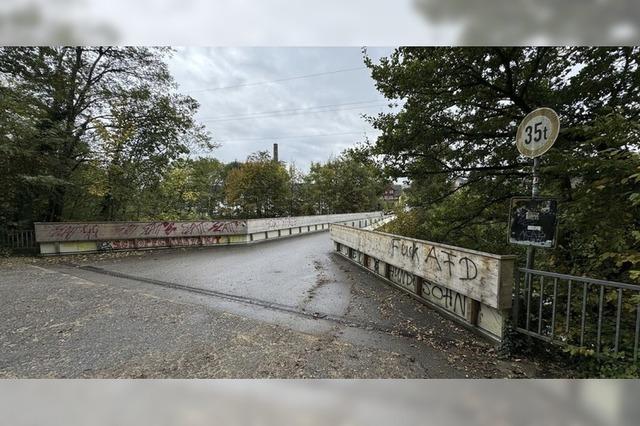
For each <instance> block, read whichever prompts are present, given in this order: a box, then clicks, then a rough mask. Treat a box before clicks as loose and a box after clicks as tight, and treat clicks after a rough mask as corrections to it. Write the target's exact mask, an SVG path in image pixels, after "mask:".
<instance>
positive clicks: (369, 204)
mask: <svg viewBox="0 0 640 426" xmlns="http://www.w3.org/2000/svg"><path fill="white" fill-rule="evenodd" d="M304 182H305V183H304V187H305V191H304V192H305V196H304V198H305V203H306V207H305V209H306V211H307V212H308V213H309V214H333V213H354V212H362V211H371V210H375V209H378V208H379V206H380V204H381V202H380V196H381V195H382V191H383V190H384V182H383V179H382V176H381V174H380V173H379V171H378V168H377V167H376V165H375V164H374V163H373V162H372V161H371V160H370V159H368V158H365V157H362V156H359V155H358V152H357V151H345V152H343V153H342V154H341V155H340V156H339V157H338V158H336V159H332V160H329V161H327V162H326V163H325V164H320V163H312V164H311V168H310V171H309V174H308V175H307V176H306V177H305V179H304Z"/></svg>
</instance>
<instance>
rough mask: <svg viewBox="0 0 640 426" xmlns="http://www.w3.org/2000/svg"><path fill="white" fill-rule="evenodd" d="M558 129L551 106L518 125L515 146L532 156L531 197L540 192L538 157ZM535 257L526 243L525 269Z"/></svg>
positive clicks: (557, 119)
mask: <svg viewBox="0 0 640 426" xmlns="http://www.w3.org/2000/svg"><path fill="white" fill-rule="evenodd" d="M559 131H560V119H559V118H558V114H556V112H555V111H554V110H552V109H551V108H538V109H536V110H534V111H531V112H530V113H529V114H527V116H526V117H525V118H524V119H523V120H522V122H521V123H520V125H519V126H518V133H517V135H516V146H517V147H518V151H520V154H522V155H524V156H526V157H529V158H533V167H532V175H533V182H532V185H531V198H532V199H535V198H537V197H538V194H539V192H540V176H539V174H538V168H539V167H540V159H539V157H540V156H541V155H542V154H544V153H545V152H547V151H548V150H549V148H551V146H552V145H553V143H554V142H555V140H556V138H557V137H558V132H559ZM534 259H535V247H534V245H533V244H528V245H527V265H526V267H527V269H532V268H533V265H534Z"/></svg>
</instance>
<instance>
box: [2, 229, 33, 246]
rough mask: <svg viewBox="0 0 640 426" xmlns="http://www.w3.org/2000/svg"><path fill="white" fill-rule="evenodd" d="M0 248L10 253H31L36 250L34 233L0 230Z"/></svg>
mask: <svg viewBox="0 0 640 426" xmlns="http://www.w3.org/2000/svg"><path fill="white" fill-rule="evenodd" d="M0 248H6V249H10V250H12V251H33V250H35V249H36V248H37V245H36V238H35V231H34V230H33V229H29V230H3V229H0Z"/></svg>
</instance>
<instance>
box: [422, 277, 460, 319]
mask: <svg viewBox="0 0 640 426" xmlns="http://www.w3.org/2000/svg"><path fill="white" fill-rule="evenodd" d="M422 297H424V298H425V299H427V300H430V301H432V302H434V303H435V304H436V305H439V306H442V307H443V308H445V309H447V310H448V311H451V312H453V313H454V314H457V315H460V316H461V317H465V316H466V315H467V296H465V295H463V294H460V293H458V292H457V291H454V290H451V289H450V288H446V287H441V286H439V285H437V284H434V283H431V282H429V281H422Z"/></svg>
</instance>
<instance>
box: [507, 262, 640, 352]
mask: <svg viewBox="0 0 640 426" xmlns="http://www.w3.org/2000/svg"><path fill="white" fill-rule="evenodd" d="M513 318H514V326H515V329H516V330H517V331H519V332H521V333H524V334H527V335H529V336H533V337H536V338H539V339H542V340H545V341H549V342H553V343H560V344H565V345H572V346H576V347H580V348H584V349H585V350H592V351H593V352H594V353H595V354H597V355H601V354H603V353H609V354H611V353H613V354H617V355H618V356H622V357H624V358H629V359H630V358H633V360H634V361H637V360H638V338H639V335H640V286H637V285H632V284H625V283H618V282H613V281H605V280H598V279H593V278H587V277H578V276H574V275H564V274H557V273H553V272H545V271H537V270H532V269H525V268H521V269H519V270H518V271H517V273H516V281H515V300H514V306H513Z"/></svg>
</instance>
